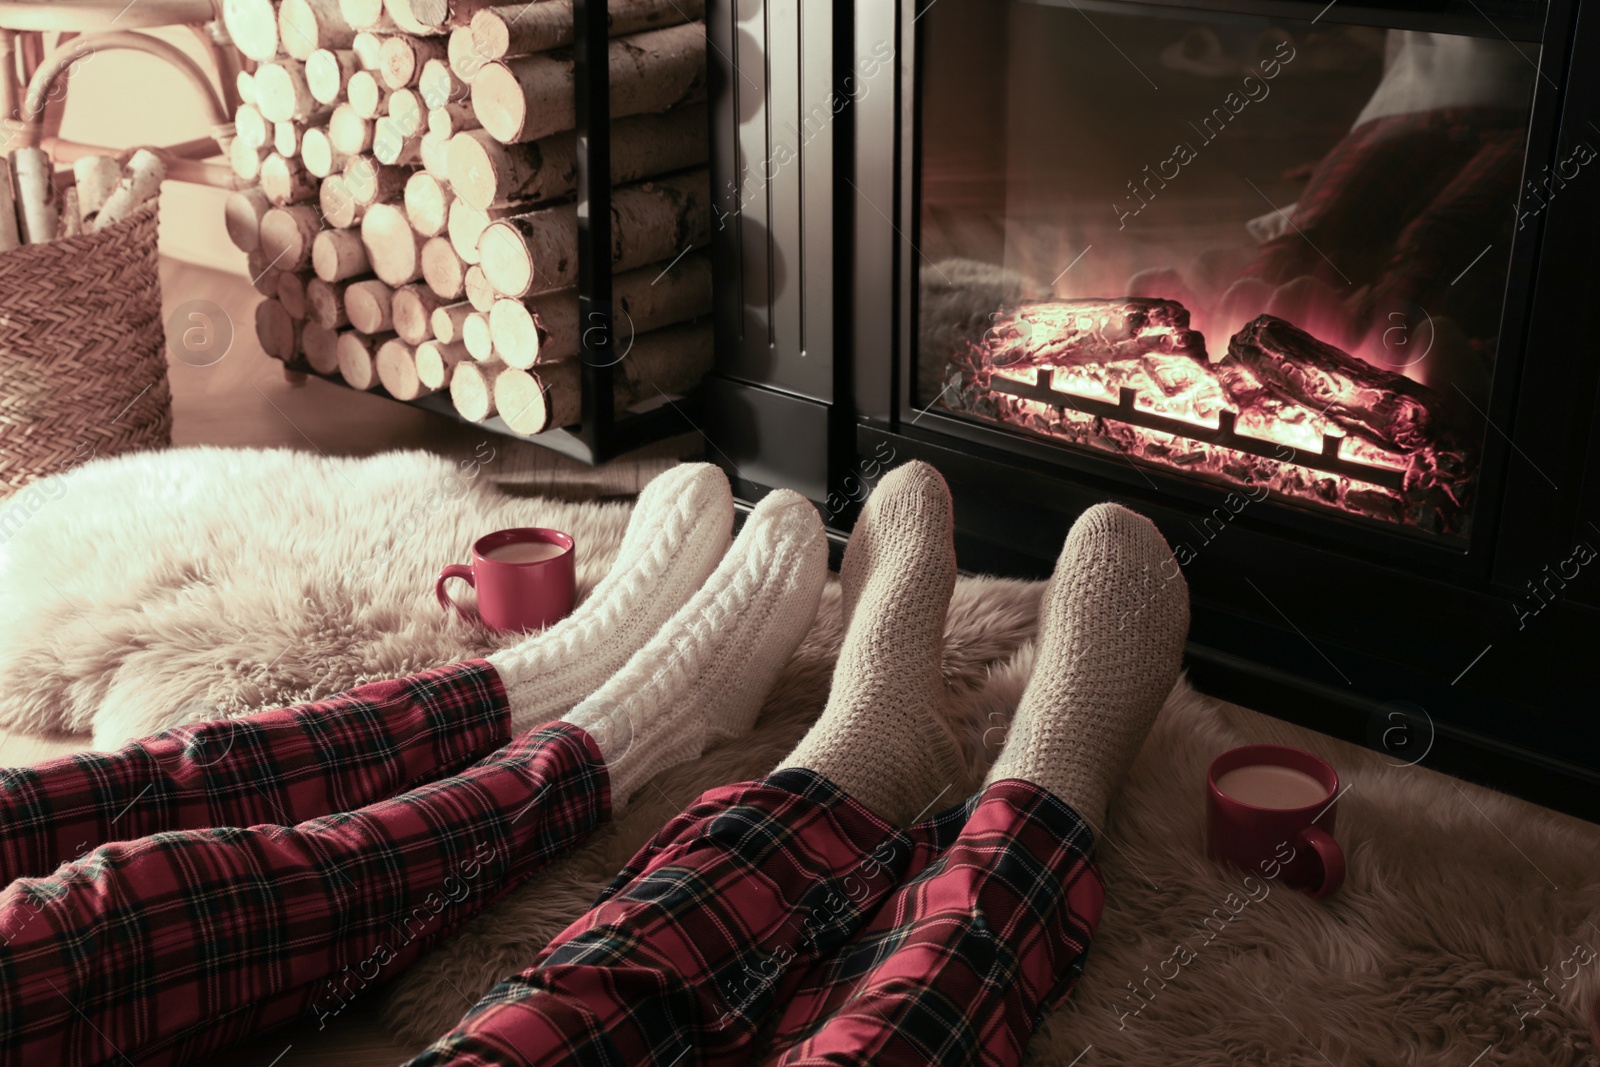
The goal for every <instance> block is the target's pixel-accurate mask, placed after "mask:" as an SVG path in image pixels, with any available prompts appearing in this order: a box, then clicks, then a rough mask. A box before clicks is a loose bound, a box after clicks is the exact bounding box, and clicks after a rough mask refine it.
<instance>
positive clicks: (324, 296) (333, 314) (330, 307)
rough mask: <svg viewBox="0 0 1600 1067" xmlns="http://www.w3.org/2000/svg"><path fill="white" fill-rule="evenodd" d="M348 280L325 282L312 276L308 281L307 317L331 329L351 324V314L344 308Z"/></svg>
mask: <svg viewBox="0 0 1600 1067" xmlns="http://www.w3.org/2000/svg"><path fill="white" fill-rule="evenodd" d="M349 287H350V286H349V283H348V282H325V281H323V280H322V279H321V278H312V279H311V280H310V281H308V282H306V317H307V318H309V319H312V320H314V321H316V322H319V323H321V324H322V326H323V327H324V328H326V329H329V330H337V329H338V328H339V327H341V326H348V325H350V316H349V315H347V314H345V310H344V291H345V290H346V289H348V288H349Z"/></svg>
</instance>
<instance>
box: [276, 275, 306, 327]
mask: <svg viewBox="0 0 1600 1067" xmlns="http://www.w3.org/2000/svg"><path fill="white" fill-rule="evenodd" d="M311 279H312V276H311V275H309V274H307V273H306V272H305V271H295V270H286V271H281V272H280V273H279V274H278V303H280V304H282V305H283V310H285V311H287V312H288V313H289V317H290V318H291V319H294V320H295V321H296V322H301V321H304V319H305V318H306V317H307V314H308V312H309V308H307V306H306V282H307V281H308V280H311Z"/></svg>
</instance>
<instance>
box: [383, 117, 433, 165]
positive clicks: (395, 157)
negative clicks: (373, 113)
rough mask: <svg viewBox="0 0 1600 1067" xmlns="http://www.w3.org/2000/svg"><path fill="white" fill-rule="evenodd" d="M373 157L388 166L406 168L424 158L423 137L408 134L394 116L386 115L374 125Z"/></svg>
mask: <svg viewBox="0 0 1600 1067" xmlns="http://www.w3.org/2000/svg"><path fill="white" fill-rule="evenodd" d="M372 157H373V158H374V159H376V160H377V161H378V162H379V163H383V164H385V165H388V166H404V165H405V164H408V163H415V162H416V161H417V160H418V159H420V158H421V157H422V137H421V135H420V134H407V133H406V132H405V128H404V126H403V125H402V124H401V123H400V122H398V121H396V120H395V118H394V116H393V115H384V116H383V117H382V118H380V119H378V120H377V121H376V122H374V123H373V124H372Z"/></svg>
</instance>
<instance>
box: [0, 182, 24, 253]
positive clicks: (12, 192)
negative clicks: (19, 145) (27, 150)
mask: <svg viewBox="0 0 1600 1067" xmlns="http://www.w3.org/2000/svg"><path fill="white" fill-rule="evenodd" d="M21 244H22V229H21V227H20V226H18V225H17V194H16V185H15V179H14V178H13V177H12V175H11V163H10V161H9V160H5V159H0V252H9V251H11V250H12V249H13V248H17V247H20V246H21Z"/></svg>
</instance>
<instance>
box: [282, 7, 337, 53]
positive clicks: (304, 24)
mask: <svg viewBox="0 0 1600 1067" xmlns="http://www.w3.org/2000/svg"><path fill="white" fill-rule="evenodd" d="M355 35H356V30H355V27H354V26H351V25H350V24H349V23H348V22H346V21H345V19H344V15H343V14H341V13H340V11H339V4H338V0H283V3H282V4H281V5H279V7H278V41H279V44H280V45H281V46H282V48H283V50H284V51H285V52H287V53H288V54H289V55H291V56H293V57H294V58H295V59H299V60H305V59H308V58H310V56H311V53H313V52H315V51H317V50H318V49H319V48H320V49H327V48H349V47H350V42H351V41H352V40H354V39H355Z"/></svg>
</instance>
